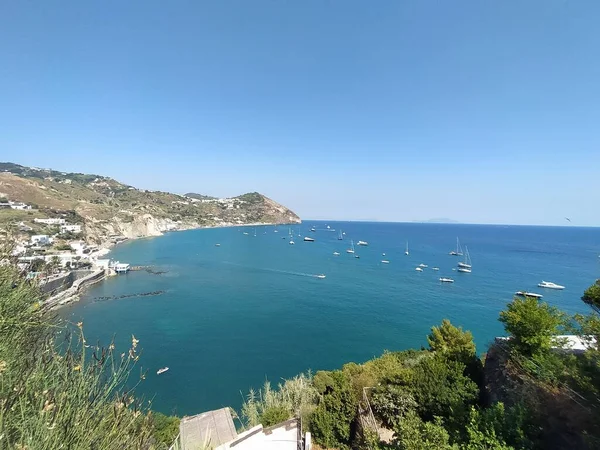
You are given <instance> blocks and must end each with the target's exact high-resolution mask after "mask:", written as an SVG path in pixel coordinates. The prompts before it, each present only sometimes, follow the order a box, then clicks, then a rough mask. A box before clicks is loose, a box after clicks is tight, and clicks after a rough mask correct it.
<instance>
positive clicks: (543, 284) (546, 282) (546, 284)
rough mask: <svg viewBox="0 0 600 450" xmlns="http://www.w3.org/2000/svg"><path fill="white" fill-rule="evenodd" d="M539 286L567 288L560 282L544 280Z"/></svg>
mask: <svg viewBox="0 0 600 450" xmlns="http://www.w3.org/2000/svg"><path fill="white" fill-rule="evenodd" d="M538 287H541V288H546V289H558V290H562V289H564V288H565V287H564V286H561V285H560V284H556V283H552V282H551V281H542V282H541V283H540V284H538Z"/></svg>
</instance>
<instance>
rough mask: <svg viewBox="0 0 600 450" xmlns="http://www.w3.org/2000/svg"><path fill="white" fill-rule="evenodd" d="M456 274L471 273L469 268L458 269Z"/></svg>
mask: <svg viewBox="0 0 600 450" xmlns="http://www.w3.org/2000/svg"><path fill="white" fill-rule="evenodd" d="M456 270H457V271H458V272H462V273H471V268H470V267H459V268H458V269H456Z"/></svg>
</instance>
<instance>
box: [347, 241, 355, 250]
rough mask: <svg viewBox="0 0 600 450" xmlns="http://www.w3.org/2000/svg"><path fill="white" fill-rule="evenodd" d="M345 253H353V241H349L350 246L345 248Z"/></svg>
mask: <svg viewBox="0 0 600 450" xmlns="http://www.w3.org/2000/svg"><path fill="white" fill-rule="evenodd" d="M346 253H354V241H352V240H351V241H350V248H349V249H348V250H346Z"/></svg>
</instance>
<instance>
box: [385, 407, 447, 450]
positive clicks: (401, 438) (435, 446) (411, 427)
mask: <svg viewBox="0 0 600 450" xmlns="http://www.w3.org/2000/svg"><path fill="white" fill-rule="evenodd" d="M394 431H395V434H394V441H393V448H394V449H398V450H451V449H457V447H454V446H452V445H450V436H449V434H448V432H447V431H446V429H445V428H444V426H443V423H442V421H441V419H439V418H436V419H435V421H433V422H424V421H423V420H422V419H421V418H420V417H419V415H418V414H416V413H415V412H414V411H411V412H409V413H408V414H407V415H406V416H405V417H404V418H403V419H402V420H401V421H399V422H398V425H397V426H396V428H395V429H394Z"/></svg>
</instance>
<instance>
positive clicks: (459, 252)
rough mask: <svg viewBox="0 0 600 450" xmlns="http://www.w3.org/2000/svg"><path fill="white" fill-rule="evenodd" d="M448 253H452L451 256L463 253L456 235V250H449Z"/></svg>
mask: <svg viewBox="0 0 600 450" xmlns="http://www.w3.org/2000/svg"><path fill="white" fill-rule="evenodd" d="M450 255H452V256H462V255H463V251H462V247H461V246H460V241H459V240H458V237H457V238H456V250H452V251H451V252H450Z"/></svg>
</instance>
